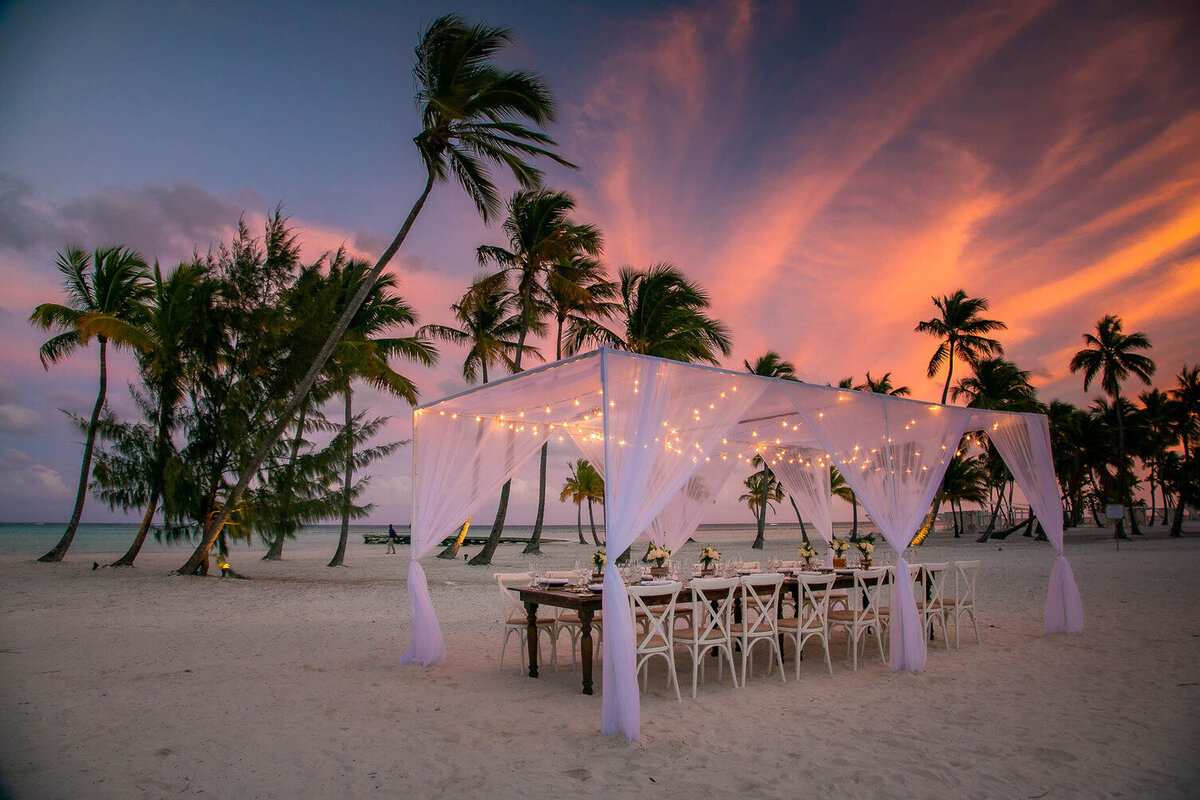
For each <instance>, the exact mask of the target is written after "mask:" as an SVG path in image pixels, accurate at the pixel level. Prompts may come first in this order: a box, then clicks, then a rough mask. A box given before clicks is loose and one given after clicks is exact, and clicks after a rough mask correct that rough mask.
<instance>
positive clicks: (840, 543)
mask: <svg viewBox="0 0 1200 800" xmlns="http://www.w3.org/2000/svg"><path fill="white" fill-rule="evenodd" d="M829 549H830V550H832V551H833V552H834V553H835V554H837V557H838V558H841V557H842V556H844V555H845V554H846V551H847V550H849V549H850V543H849V542H847V541H846V540H845V539H834V540H833V541H832V542H830V543H829Z"/></svg>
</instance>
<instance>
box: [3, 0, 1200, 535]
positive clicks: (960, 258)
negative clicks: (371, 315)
mask: <svg viewBox="0 0 1200 800" xmlns="http://www.w3.org/2000/svg"><path fill="white" fill-rule="evenodd" d="M346 5H347V6H349V8H340V7H335V6H334V4H329V5H328V6H317V5H316V4H296V3H290V4H283V3H280V4H265V3H264V4H257V3H256V4H243V3H228V4H223V3H193V2H182V1H180V2H174V1H173V0H163V2H146V3H134V2H128V3H115V2H114V3H103V2H94V3H65V2H64V3H41V2H19V1H18V2H10V3H6V4H0V286H2V287H3V291H2V292H0V343H2V344H0V521H56V520H65V519H66V518H67V517H68V516H69V513H70V506H71V502H72V500H73V497H74V489H75V485H76V481H77V479H78V469H79V454H80V445H79V439H80V438H81V437H80V436H79V434H78V433H77V432H74V431H72V430H71V428H70V426H69V425H68V423H67V420H66V418H65V417H64V416H63V415H62V414H61V413H59V411H57V409H59V408H64V409H69V410H72V411H76V412H80V413H86V412H87V411H89V410H90V407H91V403H92V402H93V400H94V397H95V381H96V372H97V364H96V349H95V348H94V347H92V348H89V349H88V350H85V351H82V352H80V353H79V354H77V355H75V356H73V357H72V358H70V359H69V360H67V361H65V362H63V363H61V364H59V365H56V366H54V367H52V368H51V369H50V370H49V371H43V369H42V367H41V365H40V363H39V362H38V359H37V347H38V345H39V344H40V343H41V341H42V340H43V339H44V338H45V337H44V334H42V333H41V332H39V331H35V330H33V329H32V328H31V327H30V326H29V325H28V324H27V322H26V319H27V318H28V316H29V314H30V312H31V311H32V309H33V308H34V306H35V305H37V304H38V303H40V302H45V301H55V300H58V299H59V297H60V287H59V276H58V274H57V272H56V271H55V269H54V266H53V260H54V253H55V251H57V250H59V249H61V248H63V247H64V246H66V245H67V244H68V243H78V244H80V245H82V246H84V247H86V248H89V249H90V248H94V247H100V246H108V245H113V244H123V245H128V246H130V247H133V248H136V249H138V250H139V251H141V252H142V253H143V254H144V255H146V256H147V257H148V258H149V259H151V260H152V259H155V258H157V259H158V260H159V261H160V262H161V263H162V264H163V265H174V264H177V263H178V262H179V261H180V260H181V259H183V258H186V257H187V256H188V255H189V254H190V253H191V252H192V251H193V249H199V250H200V251H205V250H207V249H208V248H209V247H210V246H212V245H215V244H216V243H217V242H219V241H221V240H223V239H225V240H227V239H228V237H229V236H230V232H231V229H232V227H233V226H234V224H235V223H236V222H237V219H238V217H239V215H242V214H244V215H245V217H246V219H247V220H248V221H249V222H250V223H251V226H252V227H253V228H256V229H258V228H260V227H261V220H262V218H263V214H264V212H266V211H268V210H269V209H270V208H272V207H273V206H274V205H275V204H276V203H278V202H282V203H283V205H284V209H285V212H286V213H288V214H290V215H291V217H292V221H293V223H294V224H295V225H296V226H297V227H298V228H299V229H300V230H301V232H302V237H303V241H304V244H305V255H306V257H307V258H309V259H315V257H316V256H317V255H319V254H320V253H321V252H322V251H325V250H328V249H332V248H335V247H337V246H338V245H339V244H341V243H343V242H344V243H346V244H347V245H348V246H349V247H350V248H351V249H352V250H353V251H354V252H355V253H357V254H359V255H362V256H363V257H369V258H374V257H377V256H378V254H379V252H380V251H381V250H382V248H383V247H384V246H385V245H386V243H387V242H388V241H390V239H391V237H392V236H393V235H394V234H395V231H396V229H397V227H398V226H399V224H400V222H401V221H402V220H403V218H404V216H405V214H406V213H407V212H408V209H409V206H410V204H411V203H412V201H413V200H414V199H415V197H416V195H417V193H418V192H419V191H420V188H421V186H422V182H423V174H422V170H421V167H420V165H419V162H418V159H417V155H416V152H415V150H414V148H413V147H412V144H411V138H412V136H413V135H414V134H415V133H416V132H417V123H418V119H417V115H416V113H415V111H414V104H413V100H412V95H413V83H412V77H411V71H410V67H411V54H412V47H413V45H414V43H415V42H416V40H417V37H418V35H419V32H420V31H421V29H422V28H423V26H424V25H425V24H427V23H428V22H429V21H430V20H431V19H432V18H434V17H436V16H437V15H439V14H441V13H444V12H446V11H450V10H454V11H457V12H459V13H461V14H463V15H464V16H466V17H467V18H468V19H471V20H478V19H483V20H486V21H488V22H490V23H494V24H500V25H506V26H509V27H511V28H512V29H513V32H514V35H515V43H514V44H513V46H512V47H510V48H509V49H508V50H506V51H505V53H504V55H503V59H502V60H503V63H504V64H506V65H510V66H516V67H521V68H525V69H531V70H534V71H537V72H539V73H541V74H542V75H543V76H544V77H545V79H546V81H547V82H548V83H549V85H550V86H551V88H552V89H553V91H554V93H555V95H556V97H557V99H558V101H559V114H558V122H557V124H556V125H554V127H553V128H552V129H551V131H550V133H551V135H553V136H554V137H555V138H556V139H557V140H558V141H559V143H560V145H561V152H562V154H563V155H564V156H565V157H567V158H569V159H570V160H572V161H574V162H576V163H577V164H578V165H579V166H580V167H581V169H580V170H579V171H578V172H574V171H569V170H566V169H559V168H553V169H548V170H547V174H548V178H547V181H548V183H549V185H550V186H552V187H554V188H558V189H565V190H568V191H570V192H571V193H572V194H573V195H574V196H575V197H576V199H577V201H578V214H577V217H578V219H580V220H582V221H590V222H594V223H595V224H596V225H598V226H599V227H600V228H601V229H602V230H603V232H604V235H605V239H606V243H607V247H606V253H605V260H606V261H607V263H609V264H610V265H611V266H612V267H613V269H614V272H615V268H616V267H618V266H621V265H625V264H633V265H636V266H642V267H644V266H647V265H649V264H651V263H655V262H660V261H670V262H672V263H674V264H676V265H677V266H679V267H680V268H681V269H683V270H684V271H685V272H687V273H688V274H689V275H690V276H691V277H692V278H694V279H696V280H697V281H699V282H701V283H702V284H703V285H704V286H706V287H707V288H708V289H709V291H710V292H711V294H712V297H713V306H714V314H715V315H716V316H717V317H719V318H720V319H722V320H724V321H725V322H726V323H728V324H729V326H730V327H731V329H732V331H733V337H734V353H733V356H731V357H730V358H729V359H727V360H726V361H725V362H724V365H725V366H728V367H730V368H740V365H741V363H742V360H743V359H747V358H749V359H753V358H755V357H756V356H758V355H759V354H761V353H762V352H764V351H765V350H767V349H774V350H777V351H779V352H780V353H782V354H783V355H784V356H785V357H786V358H788V359H790V360H792V361H793V362H794V363H795V364H796V367H797V369H798V372H799V374H800V376H801V377H802V378H803V379H805V380H809V381H814V382H820V383H825V382H836V381H837V380H838V379H840V378H842V377H845V376H851V375H852V376H854V377H855V379H856V380H861V379H862V378H863V375H864V373H865V372H866V371H867V370H870V371H871V374H872V375H874V376H879V375H881V374H883V373H885V372H889V371H890V372H892V373H893V375H892V378H893V381H894V382H896V383H898V384H905V385H908V386H910V387H912V389H913V393H914V395H915V396H916V397H919V398H928V399H935V400H936V399H937V398H938V397H940V392H941V378H942V376H940V375H939V376H938V377H937V378H934V379H927V378H926V367H927V364H928V361H929V357H930V355H931V353H932V352H933V349H934V348H935V346H936V343H935V341H934V340H933V339H931V338H929V337H925V336H922V335H920V334H917V333H915V332H913V327H914V325H915V324H916V323H917V322H918V321H919V320H922V319H927V318H929V317H930V316H932V315H933V311H934V309H933V306H932V304H931V302H930V296H931V295H935V294H936V295H941V294H948V293H950V292H953V291H954V290H956V289H958V288H960V287H962V288H964V289H966V291H967V292H968V293H969V294H970V295H972V296H980V297H986V298H988V299H989V300H990V301H991V309H990V313H989V316H993V317H996V318H999V319H1001V320H1004V321H1005V322H1007V323H1008V326H1009V329H1008V331H1006V332H1004V333H1003V334H1002V335H1001V336H1000V338H1001V340H1002V342H1003V344H1004V346H1005V349H1006V353H1007V356H1008V357H1009V358H1011V359H1013V360H1015V361H1016V362H1017V363H1018V364H1019V365H1020V366H1021V367H1022V368H1024V369H1028V370H1031V371H1032V372H1033V375H1034V383H1035V385H1036V386H1037V387H1038V389H1039V392H1040V395H1041V397H1042V399H1043V400H1046V401H1049V400H1050V399H1052V398H1061V399H1064V400H1070V401H1072V402H1075V403H1079V404H1087V403H1089V402H1090V398H1089V397H1088V396H1087V395H1085V394H1084V392H1083V387H1082V382H1081V379H1080V377H1079V376H1076V375H1071V374H1070V373H1069V371H1068V369H1067V362H1068V360H1069V358H1070V355H1071V354H1072V353H1073V352H1074V351H1075V350H1077V349H1078V348H1079V346H1080V345H1081V343H1082V340H1081V335H1082V333H1083V332H1084V331H1085V330H1088V329H1091V328H1093V327H1094V325H1095V323H1096V321H1097V320H1098V319H1099V318H1100V317H1101V316H1102V315H1103V314H1105V313H1114V314H1118V315H1120V316H1121V317H1122V318H1123V319H1124V321H1125V324H1126V329H1127V330H1140V331H1143V332H1145V333H1146V334H1147V335H1148V336H1149V337H1150V339H1151V341H1152V342H1153V344H1154V350H1153V353H1152V356H1153V357H1154V358H1155V359H1156V361H1157V362H1158V365H1159V374H1158V376H1157V377H1156V381H1155V384H1156V385H1158V386H1162V387H1165V386H1167V385H1169V384H1171V383H1173V382H1174V375H1176V374H1177V373H1178V372H1179V370H1180V367H1181V366H1182V365H1183V364H1184V363H1185V362H1186V363H1189V364H1194V363H1197V362H1200V314H1197V309H1198V308H1200V78H1197V76H1198V75H1200V11H1198V10H1197V6H1196V5H1195V3H1194V2H1193V3H1189V2H1181V3H1153V2H1128V3H1109V2H1007V3H996V4H989V3H985V2H970V3H941V4H939V3H920V4H916V3H913V4H910V5H912V6H913V7H912V8H908V7H905V4H900V3H879V4H874V3H850V2H846V3H841V2H838V3H833V2H830V3H815V4H801V3H788V2H762V3H751V2H712V3H708V2H698V3H695V4H689V3H663V4H648V3H636V2H620V3H618V2H575V3H547V2H527V3H520V2H498V3H480V2H462V3H458V4H456V5H454V6H444V5H442V4H435V3H425V4H418V3H407V4H401V3H369V4H346ZM251 6H252V7H251ZM505 185H506V187H507V188H508V189H511V186H509V185H508V184H505ZM484 243H492V244H501V243H503V239H502V237H501V235H500V231H499V228H498V226H493V227H487V226H484V225H483V224H482V223H481V222H480V220H479V218H478V216H477V215H476V213H475V211H474V208H473V206H472V205H471V203H470V202H469V200H468V199H467V197H466V196H465V195H464V194H463V193H462V192H461V191H460V190H459V189H458V188H457V187H456V186H454V185H443V186H439V187H438V188H437V189H435V191H434V194H433V195H432V197H431V199H430V201H429V203H428V204H427V206H426V209H425V211H424V212H423V214H422V215H421V217H420V218H419V219H418V221H417V224H416V226H415V228H414V229H413V232H412V234H411V236H410V237H409V240H408V242H407V243H406V244H405V245H404V248H403V249H402V250H401V252H400V254H399V256H398V258H397V259H396V260H395V261H393V265H392V270H393V271H394V272H395V273H396V274H397V276H398V277H399V279H400V282H401V291H402V293H403V295H404V296H405V297H406V298H407V299H408V300H410V301H411V302H412V303H413V304H415V306H416V307H417V309H418V310H419V311H420V314H421V317H422V321H430V322H432V321H437V322H448V321H449V319H448V313H447V306H448V305H449V304H450V303H451V302H452V301H454V300H455V299H457V298H458V297H459V296H460V295H461V293H462V291H463V289H464V288H465V286H466V283H467V282H468V281H469V280H470V278H471V277H472V276H473V275H474V274H475V273H476V271H477V267H476V263H475V257H474V251H475V248H476V247H477V246H478V245H480V244H484ZM550 351H551V352H552V351H553V348H550ZM462 357H463V354H462V352H461V351H459V350H456V349H454V348H451V347H443V359H442V363H441V365H440V366H439V367H437V368H436V369H433V370H425V369H411V370H410V371H411V373H412V375H413V376H414V378H415V379H416V380H417V382H418V384H419V387H420V389H421V393H422V399H423V400H431V399H434V398H436V397H439V396H441V395H444V394H447V393H450V392H452V391H456V390H458V389H460V388H462V386H463V381H462V379H461V377H460V369H461V361H462ZM110 366H111V375H110V379H109V387H110V393H109V397H110V404H111V406H112V408H113V409H114V411H116V412H117V413H118V414H119V415H122V416H125V417H127V418H130V417H132V416H133V415H134V406H133V403H132V401H131V400H130V398H129V393H128V391H127V388H126V383H127V381H128V380H130V379H131V378H132V377H133V376H134V370H133V369H132V361H131V359H130V357H129V356H128V354H118V355H116V356H115V357H113V358H111V359H110ZM962 371H963V366H962V365H961V364H959V365H957V366H956V374H962ZM1143 388H1145V387H1142V386H1140V385H1132V384H1131V385H1130V386H1129V389H1130V390H1131V391H1134V392H1136V391H1140V390H1141V389H1143ZM1093 394H1094V392H1093ZM357 404H358V405H359V407H360V408H361V407H364V406H367V405H369V406H370V407H371V408H372V409H373V410H375V411H376V412H377V413H388V414H392V415H393V416H394V419H393V420H392V422H391V423H390V425H389V427H388V429H387V433H388V436H389V437H390V438H392V439H401V438H407V436H408V435H409V433H410V432H411V425H410V424H409V423H410V416H409V411H408V409H407V407H406V406H405V405H404V404H403V403H399V402H397V401H394V400H389V399H386V398H381V397H378V396H377V395H373V394H372V393H370V392H368V391H366V390H365V389H364V390H363V392H362V393H361V399H360V400H359V401H358V403H357ZM574 457H575V453H573V452H570V451H567V450H562V451H559V452H553V451H552V455H551V463H552V466H553V471H552V474H551V484H550V485H551V498H552V500H551V502H550V517H549V519H550V521H552V522H574V517H575V514H574V508H573V507H569V506H567V505H562V504H559V503H558V501H557V495H558V491H557V489H558V487H559V486H560V485H561V475H562V471H563V470H562V467H563V465H565V463H566V461H567V460H568V459H571V458H574ZM408 459H409V454H408V451H407V450H406V449H402V450H400V451H399V453H398V454H397V455H396V456H394V457H393V458H392V460H391V461H389V462H386V463H383V464H382V465H380V466H378V467H377V468H376V477H375V479H374V482H373V484H372V488H371V490H370V491H369V494H368V499H370V500H372V501H373V502H375V503H376V505H377V510H376V511H375V513H373V514H372V516H371V521H372V522H378V523H383V524H386V523H388V522H395V523H397V524H407V523H408V521H409V519H408V517H409V511H408V508H409V497H410V494H411V491H410V486H409V469H408V467H409V464H408ZM739 493H740V489H739V487H737V486H730V487H727V490H726V492H725V493H724V495H723V497H722V500H721V501H720V502H719V503H718V505H717V507H716V508H715V509H714V512H713V515H712V517H711V519H710V521H740V522H749V521H750V520H751V517H750V514H749V512H747V511H746V510H745V508H744V507H738V506H737V504H736V496H737V494H739ZM535 496H536V465H534V464H531V465H530V468H529V470H528V474H526V475H522V476H521V478H520V479H519V480H518V481H517V482H516V485H515V491H514V497H515V503H514V506H513V511H512V512H511V513H510V515H509V519H510V521H513V522H516V523H521V522H528V521H530V520H531V519H532V514H533V505H532V502H531V499H532V498H534V497H535ZM839 506H840V507H839V508H836V509H835V516H837V517H847V516H848V513H849V509H848V507H845V506H844V505H842V504H840V502H839ZM483 516H486V514H484V515H483ZM125 518H126V517H125V515H124V514H122V513H121V512H110V511H109V510H108V509H107V508H105V507H104V506H102V505H101V504H100V503H99V502H98V501H96V500H94V499H92V500H89V503H88V506H87V508H86V510H85V513H84V520H85V521H97V522H99V521H109V520H121V519H125ZM774 519H777V520H780V521H792V520H794V517H792V516H791V514H790V512H789V513H788V514H784V515H781V516H779V517H776V518H774Z"/></svg>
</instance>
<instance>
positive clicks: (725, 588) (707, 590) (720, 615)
mask: <svg viewBox="0 0 1200 800" xmlns="http://www.w3.org/2000/svg"><path fill="white" fill-rule="evenodd" d="M739 583H740V581H739V580H738V579H737V578H696V579H694V580H693V581H692V582H691V583H690V584H688V586H689V588H690V589H691V590H692V635H693V636H694V637H695V638H694V639H693V640H692V641H697V642H699V641H703V640H704V639H705V637H707V636H708V634H709V633H711V632H712V631H714V630H715V631H719V632H720V633H721V634H722V636H723V637H725V638H728V637H729V626H730V624H731V623H732V622H733V602H734V600H736V599H737V587H738V584H739Z"/></svg>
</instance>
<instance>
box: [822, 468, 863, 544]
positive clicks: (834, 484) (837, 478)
mask: <svg viewBox="0 0 1200 800" xmlns="http://www.w3.org/2000/svg"><path fill="white" fill-rule="evenodd" d="M829 491H830V492H832V494H833V496H834V497H840V498H842V499H843V500H845V501H846V502H847V503H849V504H850V508H851V510H852V513H853V514H854V525H853V526H852V527H851V528H850V538H851V539H852V540H853V539H857V538H858V498H857V497H855V496H854V490H853V489H851V488H850V484H848V483H846V479H845V478H843V477H842V473H840V472H838V468H837V467H830V468H829Z"/></svg>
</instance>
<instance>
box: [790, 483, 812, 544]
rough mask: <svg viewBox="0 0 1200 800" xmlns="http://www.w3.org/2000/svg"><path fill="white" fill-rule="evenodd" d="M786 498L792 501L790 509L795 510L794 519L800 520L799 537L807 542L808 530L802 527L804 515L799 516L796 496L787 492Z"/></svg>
mask: <svg viewBox="0 0 1200 800" xmlns="http://www.w3.org/2000/svg"><path fill="white" fill-rule="evenodd" d="M788 500H790V501H792V510H793V511H795V512H796V519H798V520H800V538H801V539H802V540H803V541H804V543H805V544H808V531H806V530H805V529H804V517H802V516H800V509H799V508H798V507H797V506H796V498H794V497H792V496H791V495H790V494H789V495H788Z"/></svg>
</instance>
